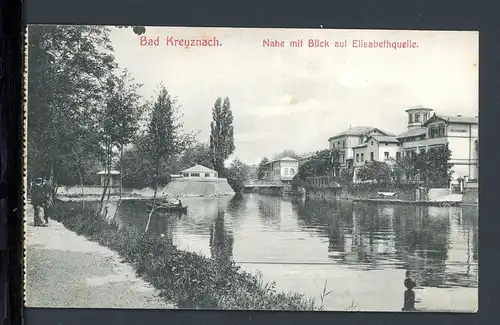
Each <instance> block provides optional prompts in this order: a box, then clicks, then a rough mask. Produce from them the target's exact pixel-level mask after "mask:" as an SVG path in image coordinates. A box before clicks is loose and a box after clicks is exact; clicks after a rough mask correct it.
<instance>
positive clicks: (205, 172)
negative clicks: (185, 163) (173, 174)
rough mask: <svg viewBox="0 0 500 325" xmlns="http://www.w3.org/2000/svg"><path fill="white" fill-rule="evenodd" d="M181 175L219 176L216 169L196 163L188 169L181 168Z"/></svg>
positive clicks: (196, 176) (195, 176) (187, 176)
mask: <svg viewBox="0 0 500 325" xmlns="http://www.w3.org/2000/svg"><path fill="white" fill-rule="evenodd" d="M180 175H181V176H182V177H183V178H218V177H219V176H218V174H217V172H216V171H215V170H213V169H210V168H207V167H205V166H202V165H196V166H193V167H190V168H188V169H184V170H181V172H180Z"/></svg>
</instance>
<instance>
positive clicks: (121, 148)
mask: <svg viewBox="0 0 500 325" xmlns="http://www.w3.org/2000/svg"><path fill="white" fill-rule="evenodd" d="M122 196H123V145H122V146H121V147H120V197H119V198H118V203H117V204H116V209H115V214H114V215H113V219H115V218H116V214H117V213H118V208H119V207H120V205H121V203H122Z"/></svg>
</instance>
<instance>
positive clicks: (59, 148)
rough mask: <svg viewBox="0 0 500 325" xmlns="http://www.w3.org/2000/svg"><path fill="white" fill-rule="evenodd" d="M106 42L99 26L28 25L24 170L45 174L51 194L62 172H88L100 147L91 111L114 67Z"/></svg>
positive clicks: (104, 31)
mask: <svg viewBox="0 0 500 325" xmlns="http://www.w3.org/2000/svg"><path fill="white" fill-rule="evenodd" d="M110 44H111V42H110V39H109V30H108V29H107V28H105V27H102V26H90V25H86V26H30V27H29V28H28V61H29V62H30V64H29V66H28V74H29V76H30V77H29V78H28V152H29V154H28V174H29V177H36V176H48V177H49V180H50V183H51V184H52V185H53V195H55V193H56V191H57V186H58V182H59V177H60V176H61V173H62V172H64V171H65V172H66V173H70V174H72V173H80V174H85V173H88V171H87V170H85V169H86V168H87V167H88V166H89V165H91V164H88V163H87V162H89V161H92V160H93V159H95V157H97V154H99V152H100V151H101V148H100V146H99V142H98V140H97V133H96V132H95V131H96V130H95V128H96V123H97V122H98V121H97V120H96V119H95V117H96V111H97V110H98V109H100V108H102V107H103V103H104V99H105V97H106V94H105V86H104V84H105V80H106V78H107V77H108V76H109V75H110V74H112V73H113V71H114V70H115V68H116V63H115V62H114V56H113V53H112V52H113V49H112V47H111V45H110ZM92 156H93V157H92ZM70 171H71V172H70ZM82 178H83V176H82Z"/></svg>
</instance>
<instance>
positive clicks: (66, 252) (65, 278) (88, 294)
mask: <svg viewBox="0 0 500 325" xmlns="http://www.w3.org/2000/svg"><path fill="white" fill-rule="evenodd" d="M27 209H28V211H27V223H26V226H25V227H26V244H25V245H26V283H25V291H26V294H25V300H26V306H27V307H62V308H153V309H156V308H162V309H163V308H173V306H172V305H169V304H167V303H166V302H165V301H164V300H163V299H161V298H160V297H159V296H158V292H157V291H156V290H155V289H154V288H153V287H152V286H151V285H149V284H148V283H146V282H145V281H143V280H141V279H140V278H138V277H137V276H136V275H135V272H134V271H133V269H132V267H131V266H130V265H129V264H126V263H121V262H120V260H121V259H120V257H119V256H118V254H117V253H116V252H113V251H111V250H110V249H108V248H106V247H103V246H100V245H98V244H97V243H94V242H91V241H89V240H87V239H86V238H85V237H83V236H79V235H77V234H75V233H74V232H72V231H70V230H68V229H66V228H65V227H64V226H63V225H62V224H61V223H59V222H56V221H54V220H50V225H49V227H34V226H33V210H32V207H31V205H28V207H27Z"/></svg>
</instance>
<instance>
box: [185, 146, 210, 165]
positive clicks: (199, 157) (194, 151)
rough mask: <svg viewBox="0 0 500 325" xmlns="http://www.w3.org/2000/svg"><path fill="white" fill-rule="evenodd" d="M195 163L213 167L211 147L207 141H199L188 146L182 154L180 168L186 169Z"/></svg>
mask: <svg viewBox="0 0 500 325" xmlns="http://www.w3.org/2000/svg"><path fill="white" fill-rule="evenodd" d="M194 165H202V166H205V167H207V168H213V166H212V159H211V155H210V147H209V146H208V145H207V144H205V143H197V144H195V145H193V146H191V147H189V148H187V149H186V150H185V151H184V152H183V154H182V155H181V156H180V168H181V169H186V168H189V167H193V166H194Z"/></svg>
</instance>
